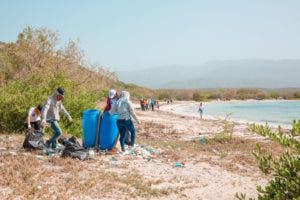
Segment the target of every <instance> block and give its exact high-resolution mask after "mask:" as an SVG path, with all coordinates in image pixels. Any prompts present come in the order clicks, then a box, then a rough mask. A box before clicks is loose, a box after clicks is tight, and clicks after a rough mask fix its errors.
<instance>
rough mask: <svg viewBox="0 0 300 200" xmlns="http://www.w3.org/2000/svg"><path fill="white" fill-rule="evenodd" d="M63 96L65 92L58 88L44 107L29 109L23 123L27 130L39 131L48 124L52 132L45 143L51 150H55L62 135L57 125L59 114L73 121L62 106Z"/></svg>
mask: <svg viewBox="0 0 300 200" xmlns="http://www.w3.org/2000/svg"><path fill="white" fill-rule="evenodd" d="M64 96H65V90H64V89H63V88H62V87H58V88H57V89H56V90H55V91H54V93H53V94H52V95H51V96H50V97H49V98H48V99H47V101H46V103H45V104H44V105H41V104H39V105H38V106H37V107H35V108H30V109H29V111H28V115H27V119H26V123H25V126H26V127H27V128H29V129H30V128H33V129H34V130H41V128H42V127H45V126H46V124H47V123H48V124H49V125H50V127H51V128H52V130H53V135H52V137H51V138H50V139H49V140H47V141H46V146H47V147H50V148H52V149H56V145H57V139H58V137H59V136H60V135H61V133H62V130H61V128H60V126H59V123H58V122H59V120H60V116H59V113H60V112H62V113H63V114H64V115H65V116H66V117H67V118H68V120H69V121H70V122H72V120H73V119H72V117H71V115H70V114H69V112H68V111H67V110H66V109H65V107H64V106H63V104H62V99H63V98H64Z"/></svg>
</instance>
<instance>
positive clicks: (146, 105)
mask: <svg viewBox="0 0 300 200" xmlns="http://www.w3.org/2000/svg"><path fill="white" fill-rule="evenodd" d="M140 106H141V110H142V111H146V110H149V109H150V108H151V110H152V111H154V109H155V107H157V109H159V102H158V101H157V100H155V99H153V98H151V99H141V100H140Z"/></svg>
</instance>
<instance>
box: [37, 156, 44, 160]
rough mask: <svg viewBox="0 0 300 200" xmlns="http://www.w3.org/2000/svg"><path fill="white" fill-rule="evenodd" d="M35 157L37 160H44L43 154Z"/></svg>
mask: <svg viewBox="0 0 300 200" xmlns="http://www.w3.org/2000/svg"><path fill="white" fill-rule="evenodd" d="M35 158H36V159H37V160H44V158H45V157H44V156H41V155H36V156H35Z"/></svg>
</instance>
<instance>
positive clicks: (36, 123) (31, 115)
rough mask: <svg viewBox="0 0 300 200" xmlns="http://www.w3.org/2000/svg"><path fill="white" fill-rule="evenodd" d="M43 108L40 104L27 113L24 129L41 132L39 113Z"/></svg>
mask: <svg viewBox="0 0 300 200" xmlns="http://www.w3.org/2000/svg"><path fill="white" fill-rule="evenodd" d="M42 108H43V106H42V105H41V104H39V105H37V107H35V108H34V107H31V108H30V109H29V111H28V115H27V119H26V122H25V127H26V128H28V129H31V128H33V129H34V130H41V112H42Z"/></svg>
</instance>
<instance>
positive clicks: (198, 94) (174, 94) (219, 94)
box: [156, 88, 300, 101]
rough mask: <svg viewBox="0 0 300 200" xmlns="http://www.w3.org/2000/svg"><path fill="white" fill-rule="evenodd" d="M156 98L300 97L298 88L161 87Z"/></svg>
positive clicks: (232, 98) (260, 98) (261, 98)
mask: <svg viewBox="0 0 300 200" xmlns="http://www.w3.org/2000/svg"><path fill="white" fill-rule="evenodd" d="M156 94H157V95H156V96H157V98H158V99H160V100H162V99H170V98H172V99H176V100H194V101H209V100H214V99H215V100H216V99H220V100H225V101H227V100H246V99H258V100H263V99H300V91H299V89H287V90H281V89H278V90H264V89H251V88H241V89H181V90H175V89H161V90H157V92H156Z"/></svg>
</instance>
